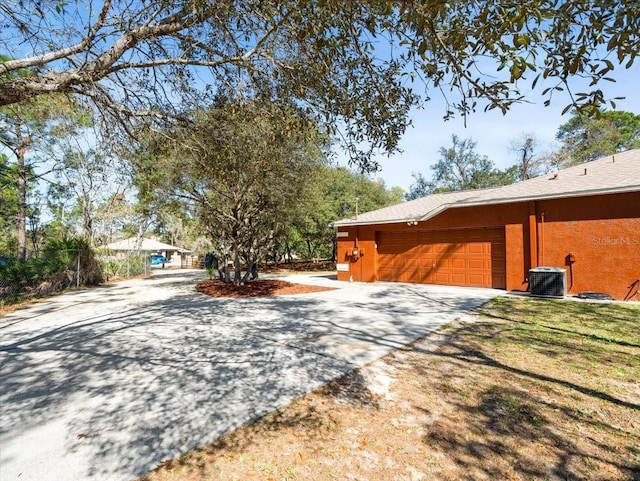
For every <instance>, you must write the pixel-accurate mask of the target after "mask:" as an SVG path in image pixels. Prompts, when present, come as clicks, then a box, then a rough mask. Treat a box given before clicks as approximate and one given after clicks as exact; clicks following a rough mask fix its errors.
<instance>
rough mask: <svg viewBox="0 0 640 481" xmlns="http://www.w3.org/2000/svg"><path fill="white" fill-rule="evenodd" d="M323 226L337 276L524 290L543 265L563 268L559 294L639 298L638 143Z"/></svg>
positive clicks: (367, 279)
mask: <svg viewBox="0 0 640 481" xmlns="http://www.w3.org/2000/svg"><path fill="white" fill-rule="evenodd" d="M332 225H333V226H334V227H335V228H336V229H337V238H338V263H337V270H338V279H339V280H343V281H350V280H352V281H362V282H375V281H392V282H413V283H427V284H443V285H454V286H473V287H493V288H499V289H506V290H515V291H527V290H529V270H530V269H532V268H537V267H541V266H544V267H555V268H561V269H563V270H564V272H565V274H564V275H565V279H566V291H567V293H569V294H577V293H580V292H585V291H595V292H602V293H606V294H609V295H611V296H613V297H614V298H616V299H634V300H640V298H638V297H637V296H638V289H639V287H640V286H639V284H640V149H636V150H630V151H627V152H622V153H618V154H616V155H614V156H609V157H605V158H602V159H599V160H596V161H593V162H589V163H585V164H581V165H578V166H575V167H571V168H568V169H565V170H561V171H559V172H556V173H552V174H547V175H543V176H541V177H537V178H535V179H529V180H526V181H523V182H519V183H516V184H512V185H508V186H505V187H499V188H495V189H484V190H475V191H465V192H451V193H445V194H434V195H429V196H427V197H423V198H421V199H417V200H413V201H410V202H404V203H401V204H397V205H394V206H391V207H386V208H384V209H380V210H376V211H373V212H367V213H365V214H362V215H359V216H358V217H357V218H355V217H354V218H351V219H343V220H340V221H337V222H334V223H333V224H332ZM534 272H535V271H534Z"/></svg>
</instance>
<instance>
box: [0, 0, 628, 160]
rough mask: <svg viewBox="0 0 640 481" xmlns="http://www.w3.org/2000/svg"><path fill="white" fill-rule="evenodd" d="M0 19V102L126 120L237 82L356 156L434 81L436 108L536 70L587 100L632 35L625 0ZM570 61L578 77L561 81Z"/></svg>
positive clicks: (327, 3)
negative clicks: (318, 123)
mask: <svg viewBox="0 0 640 481" xmlns="http://www.w3.org/2000/svg"><path fill="white" fill-rule="evenodd" d="M0 27H1V28H2V33H1V36H0V39H1V42H0V44H1V45H3V48H4V49H5V52H4V53H6V54H7V55H9V56H10V57H11V60H8V61H6V62H4V63H2V64H0V105H9V104H13V103H20V102H24V101H27V100H29V99H32V98H34V97H37V96H40V95H45V94H50V93H52V92H58V93H68V94H77V95H80V96H82V97H84V98H86V99H87V100H89V101H91V102H92V103H93V104H94V105H95V106H96V107H97V108H98V109H99V110H100V111H101V112H103V113H104V114H106V115H108V116H114V117H116V118H118V119H119V120H121V121H122V125H124V126H128V127H129V128H130V132H133V130H131V125H130V121H131V119H132V118H136V117H138V116H152V117H156V118H160V117H166V116H167V115H172V116H174V117H176V118H180V117H182V116H183V115H184V112H186V111H187V110H188V108H189V107H190V106H192V105H193V102H194V101H197V100H201V99H202V98H203V97H205V98H206V97H211V96H213V95H215V94H216V93H218V91H219V89H220V87H223V86H224V87H232V88H236V89H244V90H245V91H249V92H251V93H252V95H263V96H264V95H266V96H268V97H270V98H272V99H273V98H276V99H286V100H292V99H293V100H296V101H297V102H300V103H303V104H305V105H306V106H308V107H309V108H310V109H312V110H313V111H314V112H316V113H318V114H319V115H323V116H324V117H322V118H323V119H324V120H326V121H328V123H329V124H330V125H334V126H335V125H337V126H339V127H340V128H339V130H338V131H337V132H336V133H337V134H339V135H341V136H343V140H344V142H345V144H346V146H347V147H348V149H349V150H350V151H351V153H352V155H353V158H354V159H355V160H356V161H359V164H360V165H361V166H362V167H364V168H373V167H375V163H373V164H370V163H369V162H370V160H371V155H370V154H371V153H372V152H374V151H376V150H382V151H385V152H391V151H393V150H394V149H396V148H397V141H398V137H399V136H400V135H401V134H402V133H403V131H404V130H405V128H406V126H407V123H408V117H407V115H408V112H409V109H410V107H411V105H413V104H415V103H417V102H419V101H420V99H422V100H425V99H428V97H429V96H431V95H433V94H434V92H443V93H444V94H445V95H446V96H447V99H448V106H449V108H448V109H447V112H445V115H452V114H454V113H457V112H460V113H462V114H465V115H466V114H467V113H469V112H470V111H473V110H475V109H476V108H479V107H484V108H499V109H502V110H503V111H505V110H507V109H508V108H509V106H510V105H512V104H513V103H514V102H519V101H522V100H523V94H522V87H523V86H524V87H526V88H528V87H529V86H530V85H531V84H536V83H537V82H538V80H540V79H543V80H544V82H543V83H544V86H543V87H541V89H544V90H543V95H545V96H547V97H548V98H547V100H550V98H551V95H552V94H553V93H554V92H555V89H565V90H568V91H569V92H570V97H569V102H568V103H569V104H570V106H572V107H574V108H577V109H578V110H583V111H588V112H595V111H596V110H597V108H599V107H600V106H601V105H602V104H603V103H604V102H605V101H606V94H605V89H603V87H602V86H601V84H602V83H603V81H606V79H608V78H611V77H612V76H613V75H614V70H615V69H618V68H628V67H630V66H631V64H632V63H633V61H634V59H635V57H636V55H637V54H638V52H639V51H640V48H639V37H640V5H639V4H638V2H637V1H635V0H622V1H613V0H590V1H585V0H563V1H560V0H529V1H527V2H511V1H509V2H507V1H505V0H473V1H468V0H453V1H450V2H440V1H430V2H423V1H418V0H396V1H375V0H360V1H349V2H345V1H343V0H312V1H310V0H266V1H265V0H216V1H213V0H174V1H157V2H145V1H141V0H103V1H97V0H87V1H82V2H81V1H66V0H65V1H63V0H52V1H49V2H43V1H39V0H30V1H29V0H8V1H6V2H4V3H2V4H0ZM25 68H27V69H32V70H33V71H34V72H35V75H32V76H29V77H20V76H16V75H12V73H14V72H16V71H17V70H19V69H25ZM574 76H580V77H586V78H587V79H588V80H589V81H590V82H591V86H590V87H589V88H588V89H587V90H585V91H583V92H575V91H573V90H572V85H571V78H572V77H574ZM412 80H419V81H420V83H417V84H416V83H413V82H412ZM423 87H424V90H423ZM416 94H419V95H416ZM209 100H210V98H209ZM185 105H187V107H185ZM336 120H338V121H339V122H338V123H334V121H336Z"/></svg>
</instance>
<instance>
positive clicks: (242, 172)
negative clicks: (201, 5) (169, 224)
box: [135, 98, 324, 284]
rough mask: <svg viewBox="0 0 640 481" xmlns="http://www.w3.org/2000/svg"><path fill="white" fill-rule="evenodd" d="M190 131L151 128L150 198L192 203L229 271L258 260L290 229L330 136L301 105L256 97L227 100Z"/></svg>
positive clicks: (141, 182)
mask: <svg viewBox="0 0 640 481" xmlns="http://www.w3.org/2000/svg"><path fill="white" fill-rule="evenodd" d="M197 118H198V122H197V123H196V124H195V125H193V126H191V128H188V129H186V128H185V129H178V130H172V131H165V132H151V133H150V141H149V142H148V143H147V144H146V145H145V146H144V147H143V149H142V151H141V155H140V158H139V159H138V162H137V166H136V178H135V181H136V185H137V187H138V189H139V191H140V195H141V197H142V198H143V199H146V200H147V202H155V203H156V205H159V206H160V208H164V209H166V208H167V206H168V205H169V204H170V203H171V202H174V203H179V204H182V205H183V206H185V207H187V209H188V210H189V211H190V212H191V215H192V216H193V217H194V218H195V219H197V220H198V221H199V223H200V225H201V226H202V228H203V230H204V231H205V232H207V234H208V235H209V237H210V239H211V240H212V244H213V247H214V250H215V252H216V255H217V257H218V259H219V261H220V270H221V276H222V277H223V279H225V280H227V281H229V280H231V276H230V273H229V271H228V270H227V269H226V268H227V265H228V264H229V263H232V264H233V266H234V270H235V276H234V277H233V280H234V282H235V283H237V284H239V283H241V282H244V281H245V280H246V278H241V277H240V271H241V268H242V265H246V266H248V267H249V271H248V274H249V275H251V276H255V275H256V274H257V270H256V264H257V262H258V260H259V259H261V258H263V257H264V255H265V253H266V251H267V249H269V248H270V246H271V245H272V243H273V242H274V240H275V239H276V238H277V237H278V236H279V235H281V233H282V231H283V230H284V229H285V228H286V227H288V226H289V225H290V223H291V218H292V217H293V212H294V211H295V210H296V209H297V207H298V205H299V204H300V202H301V199H302V198H304V197H305V190H306V189H308V188H309V187H310V184H309V183H308V182H307V181H308V180H309V178H310V174H311V172H313V170H314V168H315V167H316V166H317V165H320V164H321V162H322V161H323V159H324V156H323V154H322V150H321V147H322V142H323V138H324V136H323V135H322V133H321V132H320V131H318V130H317V129H315V128H314V124H313V123H312V122H309V120H308V118H307V117H306V116H305V115H304V113H303V112H301V111H300V110H299V109H297V108H296V107H295V106H291V107H290V108H289V109H287V110H283V108H282V106H279V105H276V104H272V103H261V102H256V101H243V100H229V99H226V98H221V99H219V100H218V101H217V102H216V104H214V105H213V106H212V107H211V108H210V109H207V110H206V111H202V112H199V113H198V114H197Z"/></svg>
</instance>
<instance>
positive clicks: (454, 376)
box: [143, 299, 640, 481]
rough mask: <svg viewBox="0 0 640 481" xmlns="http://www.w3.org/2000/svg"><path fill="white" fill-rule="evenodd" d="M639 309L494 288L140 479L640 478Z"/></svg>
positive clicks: (173, 480) (316, 480)
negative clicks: (462, 313) (441, 324)
mask: <svg viewBox="0 0 640 481" xmlns="http://www.w3.org/2000/svg"><path fill="white" fill-rule="evenodd" d="M639 314H640V309H639V308H638V306H635V307H634V306H630V307H627V306H619V305H618V306H616V305H612V306H598V305H595V306H593V305H584V304H579V303H571V302H564V303H558V302H553V301H546V302H544V301H537V302H536V301H530V300H528V301H523V300H520V299H516V300H514V299H496V300H494V301H492V302H490V303H489V304H488V305H486V306H485V307H483V308H482V309H481V310H480V311H479V312H478V317H476V318H475V319H458V320H456V321H455V322H453V323H451V324H450V325H448V326H447V327H445V328H444V329H443V330H441V331H439V332H436V333H434V334H432V335H430V336H427V337H425V338H423V339H421V340H419V341H416V342H415V343H413V344H411V345H409V346H406V347H405V348H403V349H400V350H398V351H395V352H394V353H392V354H390V355H388V356H386V357H384V358H382V359H380V360H378V361H376V362H374V363H372V364H370V365H368V366H366V367H364V368H362V369H360V370H357V371H353V372H352V373H350V374H348V375H346V376H344V377H342V378H341V379H338V380H336V381H334V382H332V383H330V384H328V385H326V386H324V387H322V388H320V389H319V390H316V391H315V392H312V393H310V394H308V395H305V396H303V397H302V398H300V399H298V400H297V401H295V402H293V403H292V404H290V405H289V406H287V407H285V408H283V409H281V410H278V411H276V412H273V413H271V414H269V415H267V416H265V417H263V418H261V419H259V420H258V421H256V422H254V423H251V424H249V425H246V426H244V427H242V428H241V429H238V430H236V431H234V432H232V433H229V434H228V435H226V436H224V437H222V438H220V439H219V440H218V441H216V442H214V443H212V444H210V445H207V446H204V447H202V448H201V449H199V450H196V451H193V452H190V453H187V454H185V455H183V456H181V457H180V458H178V459H174V460H167V461H166V462H165V463H164V464H163V465H162V466H160V467H159V468H158V469H157V470H155V471H154V472H152V473H150V474H149V475H148V476H146V477H144V478H143V480H144V481H168V480H172V481H178V480H179V481H195V480H198V481H200V480H248V479H256V480H313V481H320V480H335V479H339V480H373V481H382V480H385V481H386V480H409V481H418V480H494V479H500V480H550V481H555V480H558V481H560V480H601V481H605V480H620V481H622V480H628V481H632V480H638V479H640V405H639V404H638V399H640V397H639V395H640V390H639V388H638V378H639V375H640V338H639V337H638V334H637V332H638V331H637V320H638V318H640V316H639ZM466 321H473V322H466Z"/></svg>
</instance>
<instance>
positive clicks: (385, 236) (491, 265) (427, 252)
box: [377, 228, 506, 289]
mask: <svg viewBox="0 0 640 481" xmlns="http://www.w3.org/2000/svg"><path fill="white" fill-rule="evenodd" d="M377 253H378V276H379V280H381V281H391V282H393V281H400V282H415V283H421V284H441V285H451V286H469V287H494V288H502V289H504V288H505V287H506V272H505V265H506V264H505V246H504V228H495V229H463V230H445V231H418V232H410V233H407V232H402V231H400V232H384V231H383V232H378V240H377Z"/></svg>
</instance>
